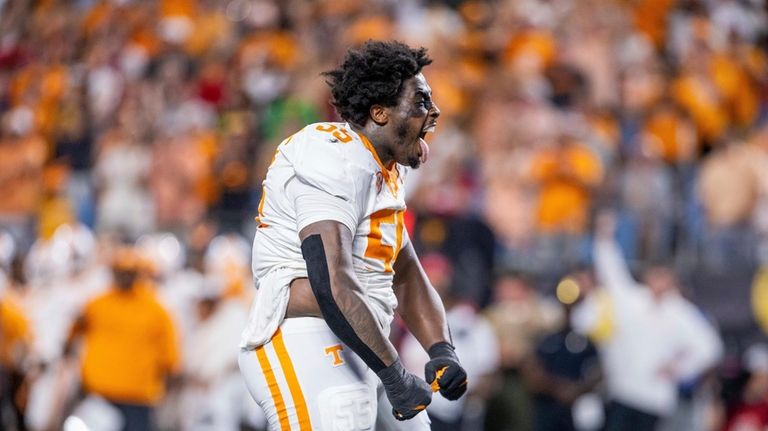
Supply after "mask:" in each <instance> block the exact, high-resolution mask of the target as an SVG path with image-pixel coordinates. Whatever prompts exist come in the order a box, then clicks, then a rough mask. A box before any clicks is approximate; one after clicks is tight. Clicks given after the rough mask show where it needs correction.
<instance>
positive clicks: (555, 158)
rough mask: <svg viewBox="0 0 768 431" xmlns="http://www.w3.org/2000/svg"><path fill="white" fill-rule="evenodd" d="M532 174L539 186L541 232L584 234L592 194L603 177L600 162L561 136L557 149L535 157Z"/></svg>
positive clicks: (577, 144) (578, 145)
mask: <svg viewBox="0 0 768 431" xmlns="http://www.w3.org/2000/svg"><path fill="white" fill-rule="evenodd" d="M531 174H532V177H533V179H534V181H535V182H536V183H537V184H538V186H539V204H538V210H537V216H538V217H537V218H538V223H539V229H540V231H541V232H544V233H572V234H579V233H582V232H583V231H584V228H585V227H586V224H587V215H588V212H589V208H590V205H591V202H592V191H593V189H594V188H595V187H596V186H597V185H599V183H600V181H601V180H602V178H603V165H602V163H601V161H600V159H599V158H598V157H597V156H596V155H595V154H594V153H593V152H592V150H590V149H589V148H588V147H586V146H584V145H582V144H581V143H579V142H578V141H576V140H575V139H574V138H571V137H568V136H562V137H560V138H559V139H558V142H557V144H556V146H555V147H553V148H544V149H542V150H540V151H539V153H538V154H536V155H535V156H534V158H533V162H532V168H531Z"/></svg>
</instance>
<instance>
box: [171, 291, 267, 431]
mask: <svg viewBox="0 0 768 431" xmlns="http://www.w3.org/2000/svg"><path fill="white" fill-rule="evenodd" d="M224 288H225V286H224V285H223V284H221V283H219V282H218V280H214V279H209V280H208V282H207V283H204V284H203V285H202V286H200V289H199V290H198V292H197V295H196V299H197V302H196V317H197V319H196V321H197V322H196V325H195V326H194V327H193V328H192V333H191V334H190V336H189V337H188V339H186V340H185V344H184V345H185V349H186V352H185V355H184V357H185V358H186V360H185V363H184V367H183V373H184V374H183V377H184V386H183V389H182V391H183V393H182V400H181V406H180V411H181V412H184V413H182V414H181V417H180V418H179V419H180V422H181V424H182V426H181V429H183V430H188V431H202V430H222V431H237V430H239V429H240V419H241V416H242V413H241V409H242V408H243V406H244V405H246V404H245V401H246V399H247V397H248V393H247V392H246V390H245V385H244V384H243V382H242V380H241V379H240V373H239V371H238V368H237V350H236V349H232V350H230V349H222V348H220V346H226V345H230V344H237V342H238V333H239V330H240V328H242V327H243V326H244V325H245V323H246V321H247V319H248V312H247V309H246V308H245V307H244V305H243V304H241V303H240V302H237V301H235V300H233V299H228V298H226V297H225V296H224ZM251 407H252V408H253V407H255V406H254V405H251Z"/></svg>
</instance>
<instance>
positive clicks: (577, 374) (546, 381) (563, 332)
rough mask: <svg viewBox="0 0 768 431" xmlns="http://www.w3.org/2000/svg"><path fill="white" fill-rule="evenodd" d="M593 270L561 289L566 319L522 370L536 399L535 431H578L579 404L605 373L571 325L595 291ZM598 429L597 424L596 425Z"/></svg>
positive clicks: (577, 275) (579, 272) (576, 273)
mask: <svg viewBox="0 0 768 431" xmlns="http://www.w3.org/2000/svg"><path fill="white" fill-rule="evenodd" d="M594 284H595V282H594V276H593V275H592V273H591V271H589V270H577V271H573V272H572V273H571V274H569V275H568V276H566V277H565V278H563V280H562V281H560V283H559V284H558V286H557V292H556V295H557V299H558V301H560V303H561V304H562V306H563V308H564V310H565V311H564V313H565V317H566V319H565V320H564V321H563V324H562V325H561V326H560V327H559V328H557V329H556V331H554V332H551V333H548V334H545V335H544V336H543V337H542V338H541V339H540V340H539V341H538V343H537V345H536V348H535V350H534V351H533V352H532V354H531V356H530V357H528V358H526V360H525V362H524V363H523V366H522V375H523V379H524V381H525V383H526V386H527V387H528V389H529V391H530V392H531V395H532V397H533V408H534V413H533V428H532V429H533V430H534V431H576V430H577V429H581V428H576V425H575V424H574V419H573V416H574V414H573V411H572V410H573V408H574V404H575V403H576V401H577V400H578V399H579V398H580V397H582V396H583V395H585V394H588V393H590V392H593V391H595V390H596V389H597V385H598V384H599V383H600V381H601V377H602V371H601V369H600V361H599V360H598V355H597V349H596V348H595V345H594V344H593V343H592V342H591V341H590V340H589V339H588V338H587V337H586V336H584V335H583V334H579V333H578V332H576V331H575V330H574V329H573V328H572V327H571V324H570V320H569V319H570V313H571V309H572V307H573V306H574V305H575V304H576V303H577V301H579V300H581V299H582V298H583V296H584V295H585V294H587V293H589V292H590V291H592V290H593V289H594ZM592 425H594V424H592Z"/></svg>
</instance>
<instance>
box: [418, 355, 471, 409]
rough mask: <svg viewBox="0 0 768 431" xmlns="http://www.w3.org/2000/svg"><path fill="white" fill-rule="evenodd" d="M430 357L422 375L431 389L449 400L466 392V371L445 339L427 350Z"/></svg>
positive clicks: (457, 397)
mask: <svg viewBox="0 0 768 431" xmlns="http://www.w3.org/2000/svg"><path fill="white" fill-rule="evenodd" d="M427 353H429V358H430V359H431V360H430V361H429V362H427V365H425V366H424V377H426V379H427V382H429V383H430V384H431V385H432V391H434V392H437V391H440V394H441V395H442V396H444V397H445V398H447V399H449V400H452V401H453V400H458V399H459V398H460V397H461V396H462V395H464V392H467V372H466V371H464V368H461V365H460V364H459V358H457V357H456V352H455V351H454V347H453V346H452V345H450V344H449V343H447V342H445V341H441V342H439V343H435V344H434V345H432V347H430V348H429V350H428V351H427Z"/></svg>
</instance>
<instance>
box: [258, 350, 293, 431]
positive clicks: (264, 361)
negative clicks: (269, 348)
mask: <svg viewBox="0 0 768 431" xmlns="http://www.w3.org/2000/svg"><path fill="white" fill-rule="evenodd" d="M256 357H257V358H258V359H259V365H261V371H262V372H263V373H264V377H265V378H266V379H267V386H269V393H270V395H272V401H274V402H275V410H277V417H278V419H279V420H280V431H291V423H290V422H289V421H288V411H287V410H286V409H285V402H284V401H283V396H282V395H281V394H280V387H279V386H278V385H277V379H275V373H274V372H273V371H272V367H271V366H270V365H269V358H267V352H265V351H264V346H260V347H259V348H257V349H256ZM280 362H281V363H282V361H280Z"/></svg>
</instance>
